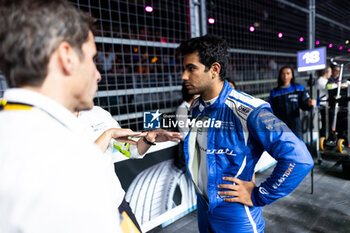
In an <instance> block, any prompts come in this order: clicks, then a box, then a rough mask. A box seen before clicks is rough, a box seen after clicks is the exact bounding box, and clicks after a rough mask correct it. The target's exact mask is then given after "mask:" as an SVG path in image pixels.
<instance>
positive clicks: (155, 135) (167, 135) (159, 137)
mask: <svg viewBox="0 0 350 233" xmlns="http://www.w3.org/2000/svg"><path fill="white" fill-rule="evenodd" d="M145 137H146V139H147V140H148V141H150V142H166V141H172V142H180V140H181V134H180V133H178V132H168V131H166V130H163V129H156V130H152V131H149V132H147V135H146V136H145Z"/></svg>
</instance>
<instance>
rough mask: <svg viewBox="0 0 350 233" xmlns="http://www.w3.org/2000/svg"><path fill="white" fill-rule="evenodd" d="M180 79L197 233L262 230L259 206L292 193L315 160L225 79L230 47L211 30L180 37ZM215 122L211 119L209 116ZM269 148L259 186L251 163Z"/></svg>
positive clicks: (262, 105) (264, 106)
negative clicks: (188, 122) (188, 119)
mask: <svg viewBox="0 0 350 233" xmlns="http://www.w3.org/2000/svg"><path fill="white" fill-rule="evenodd" d="M179 49H180V51H181V53H182V55H183V56H184V57H183V68H184V72H183V75H182V80H183V82H184V83H185V86H186V87H187V89H188V92H189V93H190V94H199V95H200V98H197V99H195V100H194V101H193V103H192V105H191V116H192V119H195V120H196V123H195V124H194V126H193V127H192V128H191V130H190V132H189V133H188V135H187V137H186V139H185V146H184V151H185V156H186V163H187V166H188V170H189V172H190V174H191V177H192V179H193V182H194V183H195V186H196V188H197V194H198V195H197V197H198V198H197V209H198V212H197V214H198V227H199V230H200V232H240V233H244V232H263V231H264V226H265V222H264V220H263V218H262V214H261V208H260V207H261V206H264V205H267V204H270V203H272V202H274V201H275V200H277V199H279V198H281V197H283V196H285V195H287V194H289V193H290V192H292V191H293V189H294V188H295V187H297V185H298V184H299V183H300V182H301V181H302V179H303V178H304V177H305V176H306V175H307V173H308V172H309V171H310V170H311V168H312V166H313V160H312V158H311V156H310V154H309V152H308V150H307V149H306V146H305V144H304V143H303V142H302V141H301V140H299V139H298V138H297V137H296V136H295V135H294V134H293V133H291V132H290V130H289V129H288V127H287V126H286V124H285V123H283V122H282V121H280V120H279V119H278V118H277V117H275V116H274V115H273V114H272V110H271V108H270V105H269V104H268V103H266V102H264V101H263V100H260V99H257V98H254V97H252V96H250V95H247V94H245V93H242V92H240V91H237V90H234V89H232V87H231V86H230V85H229V84H228V82H227V81H224V79H225V75H226V68H227V66H228V52H227V49H228V46H227V44H226V42H225V41H224V40H222V39H220V38H217V37H214V36H203V37H198V38H193V39H191V40H188V41H185V42H182V43H181V45H180V48H179ZM208 121H209V122H214V123H215V124H211V123H210V124H208V123H207V122H208ZM264 150H266V151H267V152H268V153H269V154H270V155H272V156H273V157H274V158H275V159H276V160H277V165H276V168H275V169H274V171H273V173H272V175H271V176H270V177H269V178H268V179H267V180H266V181H265V182H263V183H262V184H261V185H260V186H258V187H256V186H255V183H254V180H252V178H253V174H254V167H255V164H256V163H257V161H258V160H259V158H260V156H261V154H262V153H263V151H264Z"/></svg>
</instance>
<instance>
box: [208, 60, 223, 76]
mask: <svg viewBox="0 0 350 233" xmlns="http://www.w3.org/2000/svg"><path fill="white" fill-rule="evenodd" d="M220 70H221V65H220V64H219V63H218V62H214V63H213V64H212V65H211V67H210V72H211V74H212V77H213V78H214V77H215V78H216V77H220Z"/></svg>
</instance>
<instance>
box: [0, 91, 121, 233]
mask: <svg viewBox="0 0 350 233" xmlns="http://www.w3.org/2000/svg"><path fill="white" fill-rule="evenodd" d="M4 99H6V100H7V101H13V102H20V103H27V104H31V105H34V106H35V108H32V109H31V110H5V111H1V112H0V122H1V123H0V231H1V232H6V233H15V232H16V233H17V232H22V233H62V232H64V233H77V232H84V233H96V232H99V233H102V232H105V233H112V232H113V233H115V232H121V230H120V227H119V221H120V220H119V218H120V216H119V213H118V204H117V203H118V200H117V196H118V191H119V190H118V189H117V188H116V187H117V185H118V179H117V177H116V175H115V172H114V166H113V163H112V162H111V160H110V158H108V157H106V156H103V154H102V153H101V151H100V150H99V149H98V147H97V146H95V145H94V144H93V143H91V142H90V141H89V140H88V139H87V138H86V137H85V136H84V134H83V133H82V132H83V130H82V127H81V125H80V123H79V122H78V119H77V118H76V117H75V116H74V115H73V114H72V113H71V112H69V111H68V110H67V109H66V108H64V107H63V106H62V105H60V104H58V103H57V102H55V101H53V100H51V99H49V98H47V97H45V96H43V95H41V94H39V93H36V92H32V91H29V90H25V89H9V90H7V91H6V92H5V95H4ZM39 109H42V110H43V111H42V110H39Z"/></svg>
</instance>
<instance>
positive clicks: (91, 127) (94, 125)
mask: <svg viewBox="0 0 350 233" xmlns="http://www.w3.org/2000/svg"><path fill="white" fill-rule="evenodd" d="M78 119H79V121H80V122H81V123H82V125H83V126H84V131H85V133H86V135H88V137H89V138H90V140H91V141H92V142H94V141H95V140H96V139H97V138H98V137H99V136H100V135H101V134H102V133H103V132H105V131H106V130H108V129H111V128H120V125H119V124H118V122H117V121H116V120H114V118H113V117H112V116H111V114H110V113H109V112H107V111H106V110H104V109H103V108H101V107H98V106H94V107H93V108H92V109H91V110H89V111H81V112H79V116H78ZM114 142H115V140H114V139H112V140H111V142H110V143H109V146H108V148H107V150H106V152H105V153H104V155H105V156H106V157H109V158H112V160H113V162H118V161H122V160H123V159H125V156H124V155H123V154H122V153H120V152H119V151H114V150H113V143H114ZM130 155H131V156H130V157H131V158H143V157H144V155H140V154H139V153H138V150H137V147H136V146H135V145H130ZM116 188H117V189H118V193H117V199H118V206H119V205H120V204H121V203H122V201H123V199H124V196H125V191H124V189H123V188H122V186H121V184H120V181H119V179H117V186H116Z"/></svg>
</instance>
